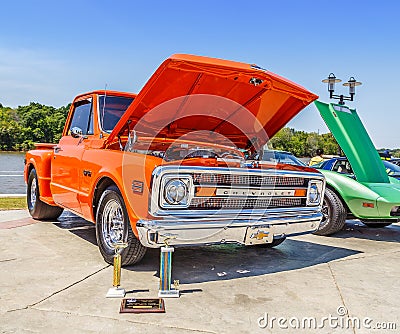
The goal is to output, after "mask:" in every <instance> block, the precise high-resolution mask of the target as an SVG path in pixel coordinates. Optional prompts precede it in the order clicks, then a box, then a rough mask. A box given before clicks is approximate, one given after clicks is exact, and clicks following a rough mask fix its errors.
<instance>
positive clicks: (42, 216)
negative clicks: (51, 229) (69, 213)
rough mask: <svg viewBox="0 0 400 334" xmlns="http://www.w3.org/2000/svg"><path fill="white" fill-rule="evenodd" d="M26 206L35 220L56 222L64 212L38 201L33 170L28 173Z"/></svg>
mask: <svg viewBox="0 0 400 334" xmlns="http://www.w3.org/2000/svg"><path fill="white" fill-rule="evenodd" d="M26 204H27V206H28V210H29V213H30V215H31V216H32V218H33V219H37V220H56V219H57V218H58V217H60V215H61V214H62V212H63V211H64V210H63V209H62V208H60V207H58V206H52V205H48V204H46V203H45V202H42V201H41V200H40V189H39V182H38V177H37V174H36V170H35V168H33V169H32V170H31V172H30V173H29V177H28V186H27V193H26Z"/></svg>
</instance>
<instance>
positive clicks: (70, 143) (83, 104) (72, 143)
mask: <svg viewBox="0 0 400 334" xmlns="http://www.w3.org/2000/svg"><path fill="white" fill-rule="evenodd" d="M92 101H93V99H92V97H91V96H90V97H85V98H84V99H80V100H79V101H76V102H75V103H74V105H73V110H72V116H71V118H70V122H69V123H70V124H69V126H68V131H67V132H66V133H64V134H65V135H64V136H63V137H62V138H61V139H60V142H59V143H58V145H57V146H56V147H55V148H54V156H53V160H52V164H51V184H50V185H51V191H52V194H53V199H54V201H55V202H56V203H57V204H59V205H61V206H63V207H65V208H67V209H69V210H72V211H74V212H76V213H78V214H81V213H82V210H81V205H80V201H79V193H80V190H79V184H80V178H81V177H82V175H81V174H82V173H81V160H82V155H83V152H84V149H85V144H84V141H85V140H86V138H87V136H88V135H92V134H93V103H92ZM72 129H74V130H75V133H72V132H74V131H72V132H71V130H72ZM76 131H77V132H81V135H77V134H76Z"/></svg>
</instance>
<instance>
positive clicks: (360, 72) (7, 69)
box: [0, 0, 400, 148]
mask: <svg viewBox="0 0 400 334" xmlns="http://www.w3.org/2000/svg"><path fill="white" fill-rule="evenodd" d="M0 8H1V20H0V103H2V104H3V105H6V106H12V107H15V106H18V105H25V104H28V103H29V102H30V101H35V102H40V103H43V104H48V105H54V106H61V105H65V104H67V103H68V102H70V101H71V100H72V98H73V97H74V96H75V95H77V94H79V93H82V92H85V91H90V90H94V89H101V88H104V85H105V83H107V85H108V88H109V89H113V90H123V91H133V92H138V91H139V90H140V88H141V87H142V86H143V85H144V84H145V82H146V80H147V79H148V78H149V77H150V76H151V74H152V73H153V71H154V70H155V69H156V68H157V67H158V65H159V64H160V63H161V62H162V61H163V60H164V59H165V58H167V57H168V56H169V55H171V54H174V53H190V54H198V55H205V56H211V57H218V58H224V59H230V60H236V61H243V62H248V63H256V64H258V65H260V66H262V67H264V68H267V69H268V70H270V71H272V72H275V73H278V74H280V75H282V76H284V77H286V78H288V79H290V80H293V81H295V82H297V83H299V84H301V85H303V86H305V87H306V88H308V89H309V90H311V91H313V92H314V93H316V94H318V95H319V96H320V99H321V100H323V101H327V100H328V93H327V88H326V86H325V85H324V84H322V83H321V80H322V79H324V78H325V77H327V75H328V74H329V73H330V72H333V73H335V74H336V76H337V77H339V78H341V79H342V80H343V81H344V82H345V81H347V80H348V79H349V77H350V76H354V77H355V78H356V79H357V80H359V81H362V82H363V85H362V86H361V87H358V90H357V92H356V101H355V102H353V103H349V105H350V106H352V107H356V108H357V110H358V112H359V115H360V117H361V119H362V120H363V121H364V124H365V125H366V128H367V130H368V132H369V133H370V135H371V137H372V139H373V141H374V143H375V145H376V146H377V147H387V148H396V147H400V131H399V130H398V129H399V124H398V120H399V116H398V115H399V110H398V105H397V97H398V96H399V95H400V92H399V86H400V81H399V78H400V69H399V59H400V20H399V19H398V15H399V13H400V2H398V1H385V0H383V1H379V2H378V1H359V0H353V1H348V0H347V1H342V0H339V1H322V0H320V1H318V0H315V1H311V0H297V1H296V0H281V1H270V0H264V1H234V0H230V1H218V0H214V1H208V0H204V1H173V0H170V1H146V2H145V1H137V2H136V1H84V0H82V1H40V0H38V1H33V0H32V1H18V0H15V1H13V2H5V1H4V2H2V3H1V7H0ZM337 92H338V93H345V94H346V93H347V90H346V89H345V87H343V86H341V84H340V86H338V87H337ZM289 125H290V126H292V127H294V128H296V129H299V130H305V131H319V132H327V131H328V130H327V128H326V126H325V125H324V123H323V121H322V120H321V118H320V116H319V114H318V113H317V111H316V108H315V107H314V106H309V107H307V108H306V109H305V110H304V111H302V112H301V113H300V114H299V115H298V116H297V117H296V118H295V119H294V120H292V121H291V122H290V124H289Z"/></svg>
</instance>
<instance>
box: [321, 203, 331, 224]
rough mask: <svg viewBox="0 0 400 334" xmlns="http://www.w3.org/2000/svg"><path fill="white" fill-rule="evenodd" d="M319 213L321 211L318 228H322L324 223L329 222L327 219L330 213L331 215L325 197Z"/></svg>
mask: <svg viewBox="0 0 400 334" xmlns="http://www.w3.org/2000/svg"><path fill="white" fill-rule="evenodd" d="M321 213H322V220H321V223H320V224H319V228H322V227H324V226H325V225H326V224H328V223H329V219H330V218H329V217H330V215H331V212H330V208H329V205H328V203H327V202H326V200H325V199H324V201H323V202H322V210H321Z"/></svg>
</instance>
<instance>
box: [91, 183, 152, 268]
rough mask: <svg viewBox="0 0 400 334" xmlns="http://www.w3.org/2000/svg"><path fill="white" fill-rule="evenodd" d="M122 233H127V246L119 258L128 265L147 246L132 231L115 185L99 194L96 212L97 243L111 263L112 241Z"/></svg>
mask: <svg viewBox="0 0 400 334" xmlns="http://www.w3.org/2000/svg"><path fill="white" fill-rule="evenodd" d="M124 233H127V234H128V238H127V242H128V247H126V248H125V249H124V250H123V251H122V253H121V258H122V266H128V265H132V264H135V263H138V262H139V261H140V260H141V259H142V258H143V256H144V255H145V253H146V249H147V248H146V247H144V246H143V245H142V244H141V243H140V241H139V240H138V239H137V238H136V236H135V234H134V233H133V231H132V228H131V224H130V222H129V217H128V212H127V211H126V206H125V203H124V200H123V198H122V196H121V192H120V191H119V189H118V188H117V187H116V186H110V187H108V188H107V189H106V190H105V191H104V192H103V194H102V195H101V197H100V200H99V205H98V208H97V213H96V239H97V244H98V246H99V250H100V253H101V255H102V256H103V258H104V260H105V261H106V262H107V263H109V264H113V261H114V254H115V252H114V248H113V247H112V243H113V242H116V241H120V240H121V239H122V235H124Z"/></svg>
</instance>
